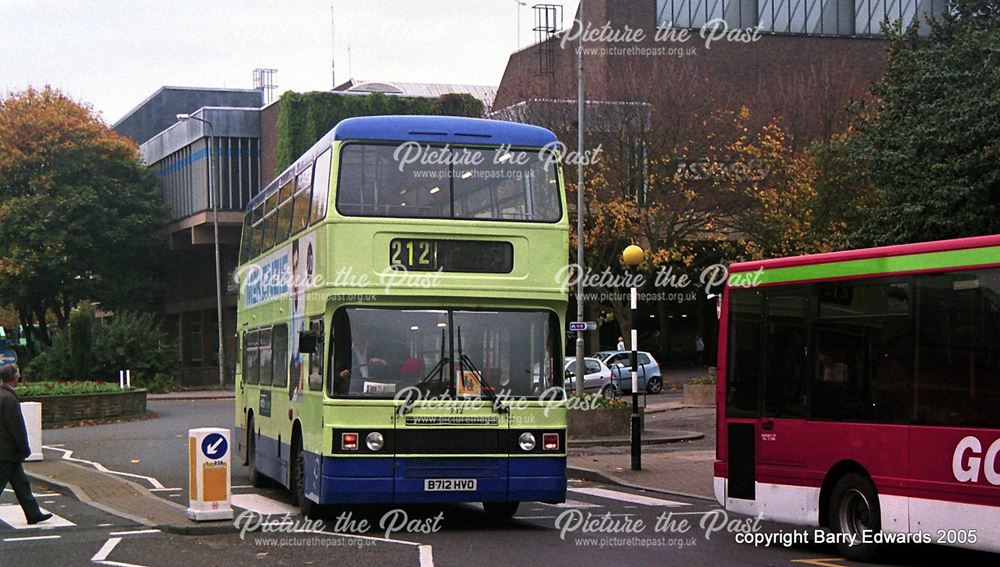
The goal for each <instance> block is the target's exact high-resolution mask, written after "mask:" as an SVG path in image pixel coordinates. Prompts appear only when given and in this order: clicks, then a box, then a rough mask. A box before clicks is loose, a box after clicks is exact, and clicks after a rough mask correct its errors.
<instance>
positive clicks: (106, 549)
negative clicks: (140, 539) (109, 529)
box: [90, 537, 122, 562]
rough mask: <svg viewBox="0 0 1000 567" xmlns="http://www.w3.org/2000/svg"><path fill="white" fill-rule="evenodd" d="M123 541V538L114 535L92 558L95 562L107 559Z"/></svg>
mask: <svg viewBox="0 0 1000 567" xmlns="http://www.w3.org/2000/svg"><path fill="white" fill-rule="evenodd" d="M121 541H122V538H120V537H113V538H111V539H109V540H108V541H106V542H104V545H102V546H101V549H99V550H97V553H95V554H94V556H93V557H91V558H90V560H91V561H94V562H98V561H104V560H105V559H107V558H108V556H109V555H111V552H112V551H114V550H115V546H116V545H118V544H119V543H121Z"/></svg>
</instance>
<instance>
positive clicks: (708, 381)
mask: <svg viewBox="0 0 1000 567" xmlns="http://www.w3.org/2000/svg"><path fill="white" fill-rule="evenodd" d="M688 384H691V385H692V386H702V385H704V386H711V385H714V384H715V376H712V375H708V376H702V377H701V378H695V379H694V380H688Z"/></svg>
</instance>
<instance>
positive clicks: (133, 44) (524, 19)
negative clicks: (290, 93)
mask: <svg viewBox="0 0 1000 567" xmlns="http://www.w3.org/2000/svg"><path fill="white" fill-rule="evenodd" d="M536 3H539V2H535V1H531V0H524V5H521V2H520V1H519V0H294V1H293V0H270V1H264V0H215V1H213V2H205V1H204V0H200V1H196V0H160V1H155V2H154V1H150V0H90V1H87V0H61V1H57V0H0V96H6V95H7V93H10V92H16V91H21V90H24V89H25V88H26V87H28V86H34V87H42V86H44V85H51V86H53V87H56V88H58V89H60V90H61V91H63V92H64V93H66V94H68V95H69V96H71V97H72V98H73V99H75V100H77V101H79V102H83V103H87V104H89V105H91V106H92V107H93V108H94V110H95V111H96V112H97V113H99V114H100V116H101V117H102V118H103V119H104V120H105V122H107V123H108V124H113V123H114V122H116V121H117V120H118V119H120V118H121V117H123V116H124V115H125V114H126V113H127V112H128V111H130V110H131V109H132V108H134V107H135V106H137V105H138V104H139V103H141V102H142V101H143V100H144V99H146V98H147V97H148V96H149V95H151V94H153V92H155V91H156V89H158V88H159V87H161V86H164V85H170V86H191V87H228V88H252V87H253V69H255V68H273V69H277V70H278V72H277V73H276V74H275V76H274V82H275V83H276V84H277V91H276V92H277V93H279V94H280V93H281V92H284V91H286V90H294V91H300V92H301V91H310V90H328V89H330V88H331V86H332V78H331V70H330V62H331V54H334V61H335V68H336V79H337V83H342V82H344V81H346V80H347V79H348V78H350V77H355V78H360V79H366V80H381V81H412V82H428V83H462V84H481V85H494V86H496V85H498V84H499V83H500V79H501V77H502V76H503V72H504V68H505V67H506V65H507V60H508V58H509V56H510V54H511V53H512V52H514V51H515V50H516V49H517V48H518V45H519V44H518V37H519V35H520V46H521V47H526V46H528V45H531V44H532V43H533V42H534V37H535V33H534V32H533V31H532V28H533V27H534V13H533V11H532V9H531V7H532V6H533V5H534V4H536ZM546 3H553V4H562V5H563V6H564V8H565V10H564V12H565V13H564V22H565V24H566V25H567V26H568V25H569V22H570V21H571V20H572V18H573V15H574V13H575V11H576V6H577V4H578V0H546ZM331 5H332V6H333V16H334V17H333V25H331V10H330V7H331ZM519 20H520V21H519ZM519 24H520V25H519ZM519 30H520V34H519V33H518V31H519ZM331 36H334V37H333V38H332V37H331ZM334 42H335V48H334Z"/></svg>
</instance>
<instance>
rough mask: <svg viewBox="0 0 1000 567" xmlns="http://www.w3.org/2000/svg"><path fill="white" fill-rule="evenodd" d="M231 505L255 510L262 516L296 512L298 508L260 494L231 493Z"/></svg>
mask: <svg viewBox="0 0 1000 567" xmlns="http://www.w3.org/2000/svg"><path fill="white" fill-rule="evenodd" d="M231 502H232V504H233V506H237V507H240V508H243V509H244V510H250V511H252V512H257V513H258V514H262V515H264V516H267V515H271V514H278V515H285V514H298V513H299V509H298V508H297V507H295V506H292V505H291V504H286V503H284V502H279V501H277V500H273V499H271V498H268V497H266V496H261V495H260V494H233V496H232V500H231Z"/></svg>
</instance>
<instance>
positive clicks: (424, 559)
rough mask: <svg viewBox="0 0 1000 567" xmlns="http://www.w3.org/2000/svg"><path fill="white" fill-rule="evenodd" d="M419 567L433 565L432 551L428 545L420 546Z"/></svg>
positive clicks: (431, 566)
mask: <svg viewBox="0 0 1000 567" xmlns="http://www.w3.org/2000/svg"><path fill="white" fill-rule="evenodd" d="M420 567H434V552H433V550H432V549H431V546H429V545H421V546H420Z"/></svg>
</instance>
